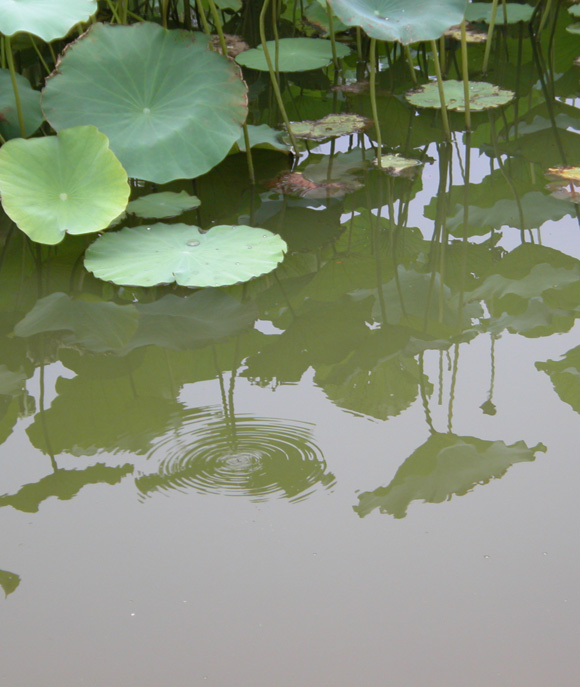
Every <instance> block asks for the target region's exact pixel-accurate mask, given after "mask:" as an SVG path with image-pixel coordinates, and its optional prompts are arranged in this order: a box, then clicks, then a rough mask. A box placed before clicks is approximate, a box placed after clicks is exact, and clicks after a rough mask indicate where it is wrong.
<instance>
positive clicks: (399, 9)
mask: <svg viewBox="0 0 580 687" xmlns="http://www.w3.org/2000/svg"><path fill="white" fill-rule="evenodd" d="M330 4H331V6H332V9H333V10H334V12H335V13H336V15H337V17H338V18H339V19H340V20H341V21H342V22H343V23H344V24H346V25H347V26H360V27H361V28H362V29H364V31H365V33H366V34H367V35H368V36H370V37H371V38H377V39H378V40H381V41H398V42H399V43H403V44H405V45H407V44H409V43H416V42H418V41H430V40H435V39H436V38H439V37H440V36H441V35H442V34H443V32H444V31H446V30H447V29H448V28H449V27H450V26H455V24H460V23H461V21H462V20H463V14H464V12H465V4H466V0H412V2H409V0H330Z"/></svg>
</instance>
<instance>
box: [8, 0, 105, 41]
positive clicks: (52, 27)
mask: <svg viewBox="0 0 580 687" xmlns="http://www.w3.org/2000/svg"><path fill="white" fill-rule="evenodd" d="M96 11H97V2H96V0H50V1H49V2H47V0H17V1H16V0H0V33H3V34H4V35H5V36H13V35H14V34H15V33H18V32H19V31H26V33H32V34H34V35H35V36H38V37H39V38H42V40H44V41H46V42H47V43H48V42H50V41H53V40H55V38H62V37H63V36H66V34H67V33H68V32H69V31H70V30H71V29H72V27H73V26H74V25H75V24H78V23H79V22H85V21H87V20H88V19H89V18H90V17H91V16H92V15H93V14H95V12H96Z"/></svg>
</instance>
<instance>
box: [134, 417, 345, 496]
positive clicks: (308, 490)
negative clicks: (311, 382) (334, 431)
mask: <svg viewBox="0 0 580 687" xmlns="http://www.w3.org/2000/svg"><path fill="white" fill-rule="evenodd" d="M160 455H161V456H162V457H161V460H160V464H159V469H158V471H157V472H156V473H153V474H148V475H142V476H141V477H138V478H137V479H136V484H137V487H138V489H139V491H140V492H141V493H142V494H144V495H148V494H150V493H151V492H154V491H168V490H172V489H176V490H179V491H187V490H189V489H194V490H196V491H198V492H201V493H206V494H229V495H232V496H246V497H250V498H251V499H252V500H256V501H263V500H267V499H272V498H287V499H290V500H291V501H300V500H302V499H305V498H307V497H308V496H310V495H311V494H312V493H313V492H314V491H316V489H319V488H326V489H328V488H330V487H332V485H333V484H334V483H335V478H334V475H332V473H329V472H327V466H326V462H325V460H324V458H323V456H322V453H321V452H320V449H319V448H318V447H317V446H316V445H315V444H314V442H313V441H312V431H311V425H308V424H306V423H299V422H296V421H294V420H282V419H277V418H256V417H252V416H250V415H237V416H235V417H234V418H231V417H224V416H223V414H222V412H221V409H220V411H216V410H215V409H213V408H205V409H203V410H202V411H200V412H196V413H195V414H192V415H190V416H189V417H186V418H184V421H183V423H182V425H181V426H180V428H179V429H177V430H176V431H175V432H172V433H171V434H167V435H165V436H164V437H163V438H162V439H161V440H160V441H159V442H158V443H157V444H156V445H155V446H154V448H153V451H152V452H151V453H150V454H149V458H150V459H159V456H160Z"/></svg>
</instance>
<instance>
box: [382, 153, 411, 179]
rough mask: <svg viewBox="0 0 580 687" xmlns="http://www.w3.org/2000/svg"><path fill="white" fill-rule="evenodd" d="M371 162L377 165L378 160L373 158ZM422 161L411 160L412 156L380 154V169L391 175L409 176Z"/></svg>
mask: <svg viewBox="0 0 580 687" xmlns="http://www.w3.org/2000/svg"><path fill="white" fill-rule="evenodd" d="M373 164H374V165H375V166H376V167H378V166H379V162H378V160H377V158H375V159H374V160H373ZM421 164H422V162H420V161H419V160H413V159H412V158H407V157H401V156H400V155H397V154H396V153H395V154H392V155H382V156H381V166H380V169H381V170H382V171H383V172H386V173H387V174H390V175H391V176H393V177H403V176H410V175H412V174H414V173H415V172H416V171H417V169H418V168H419V167H420V166H421Z"/></svg>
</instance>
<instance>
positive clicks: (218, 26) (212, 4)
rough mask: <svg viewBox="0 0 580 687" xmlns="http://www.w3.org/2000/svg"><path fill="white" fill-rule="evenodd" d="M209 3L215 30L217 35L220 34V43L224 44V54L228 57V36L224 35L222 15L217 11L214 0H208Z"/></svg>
mask: <svg viewBox="0 0 580 687" xmlns="http://www.w3.org/2000/svg"><path fill="white" fill-rule="evenodd" d="M208 4H209V11H210V12H211V16H212V19H213V24H214V26H215V30H216V32H217V35H218V36H219V39H220V45H221V46H222V54H223V56H224V57H225V58H227V56H228V46H227V43H226V37H225V36H224V30H223V28H222V22H221V20H220V15H219V13H218V11H217V7H216V5H215V2H214V0H208Z"/></svg>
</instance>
